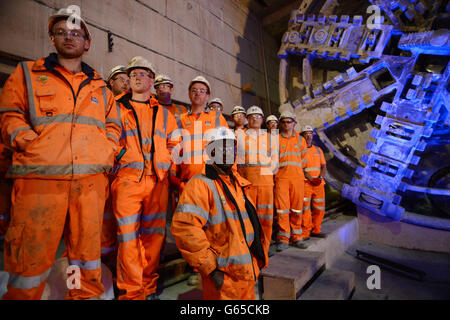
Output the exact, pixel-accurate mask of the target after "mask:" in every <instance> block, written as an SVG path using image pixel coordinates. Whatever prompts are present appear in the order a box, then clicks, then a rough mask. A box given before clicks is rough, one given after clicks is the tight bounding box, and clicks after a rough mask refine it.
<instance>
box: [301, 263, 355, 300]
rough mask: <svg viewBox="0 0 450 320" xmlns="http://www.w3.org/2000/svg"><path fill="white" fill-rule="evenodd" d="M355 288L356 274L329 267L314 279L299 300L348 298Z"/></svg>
mask: <svg viewBox="0 0 450 320" xmlns="http://www.w3.org/2000/svg"><path fill="white" fill-rule="evenodd" d="M354 288H355V274H354V273H353V272H349V271H343V270H337V269H327V270H325V271H324V272H323V273H321V274H320V276H319V277H318V278H317V279H316V280H314V282H313V283H312V284H311V286H310V287H309V288H308V289H306V291H305V292H304V293H303V294H302V295H301V296H300V298H299V299H298V300H347V299H348V298H349V297H350V294H351V293H352V291H353V289H354Z"/></svg>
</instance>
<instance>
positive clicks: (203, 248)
mask: <svg viewBox="0 0 450 320" xmlns="http://www.w3.org/2000/svg"><path fill="white" fill-rule="evenodd" d="M207 140H208V142H209V143H208V145H207V147H206V153H207V154H208V155H209V156H210V160H208V162H207V164H206V166H205V169H204V171H203V172H202V174H198V175H196V176H194V177H193V178H192V179H191V180H190V181H189V182H188V183H187V184H186V187H185V190H184V192H183V194H182V195H181V198H180V202H179V204H178V207H177V209H176V211H175V214H174V217H173V221H172V228H171V231H172V234H173V236H174V238H175V241H176V244H177V247H178V249H179V250H180V252H181V254H182V256H183V258H184V259H186V261H187V262H188V263H189V264H190V265H191V266H192V267H194V268H196V269H198V270H199V272H200V275H201V278H202V287H203V299H213V300H222V299H233V300H238V299H239V300H243V299H255V283H256V279H257V278H258V275H259V270H260V268H263V267H265V266H266V265H267V262H268V257H267V253H266V252H264V249H263V246H264V241H265V240H264V238H263V237H261V229H260V225H259V221H258V218H257V215H256V209H255V204H254V203H253V202H252V200H251V199H250V197H249V196H248V195H247V193H248V186H249V185H250V182H248V181H247V180H245V179H244V178H242V177H241V176H240V175H239V174H237V173H236V172H235V171H234V170H232V169H231V168H232V166H233V164H234V163H235V159H236V138H235V135H234V133H233V131H232V130H231V129H228V128H227V127H220V128H217V129H215V130H210V131H209V132H208V133H207Z"/></svg>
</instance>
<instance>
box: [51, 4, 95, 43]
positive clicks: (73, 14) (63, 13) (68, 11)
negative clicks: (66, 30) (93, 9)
mask: <svg viewBox="0 0 450 320" xmlns="http://www.w3.org/2000/svg"><path fill="white" fill-rule="evenodd" d="M75 8H76V9H77V10H76V9H75ZM77 11H79V8H78V7H77V6H68V7H67V8H62V9H59V10H58V12H57V13H55V14H53V15H52V16H50V18H48V34H49V35H52V28H53V25H54V24H55V22H56V20H57V19H58V18H71V20H70V23H72V25H76V26H77V27H79V28H80V29H81V28H83V30H84V32H86V36H87V38H88V40H91V34H90V32H89V30H88V28H87V25H86V22H85V21H84V20H83V19H81V17H80V15H79V14H78V13H77ZM72 18H73V19H72ZM68 22H69V21H68Z"/></svg>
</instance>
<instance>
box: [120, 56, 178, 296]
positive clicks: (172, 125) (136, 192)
mask: <svg viewBox="0 0 450 320" xmlns="http://www.w3.org/2000/svg"><path fill="white" fill-rule="evenodd" d="M127 74H128V76H129V77H130V85H131V92H126V93H125V94H123V95H122V96H119V97H118V99H117V101H118V103H119V104H120V114H121V122H122V126H123V132H122V136H121V139H120V145H121V147H122V149H121V151H120V153H119V154H118V156H117V157H116V160H117V166H116V170H117V173H116V176H117V177H116V179H115V180H114V182H113V183H112V186H111V191H112V195H113V211H114V215H115V217H116V219H117V225H118V234H117V237H118V242H119V249H118V253H117V287H118V288H119V290H121V294H120V296H119V299H120V300H124V299H130V300H131V299H133V300H144V299H157V297H156V282H157V280H158V274H157V272H156V271H157V268H158V265H159V257H160V252H161V249H162V246H163V244H164V240H165V227H166V210H167V202H168V189H169V181H168V171H169V169H170V166H171V163H172V160H171V151H172V148H173V147H174V146H175V145H176V144H178V143H179V141H177V140H172V139H171V136H172V134H173V132H174V131H175V130H176V129H177V125H176V121H175V118H174V116H173V115H172V114H171V113H170V112H169V111H168V109H167V108H163V107H161V106H160V105H159V104H158V101H157V100H156V99H155V98H154V97H153V96H152V94H151V92H150V91H151V88H152V86H153V83H154V81H155V71H154V68H153V66H152V65H151V63H150V62H148V61H147V60H146V59H144V58H143V57H140V56H137V57H134V58H133V59H131V61H130V62H129V64H128V66H127Z"/></svg>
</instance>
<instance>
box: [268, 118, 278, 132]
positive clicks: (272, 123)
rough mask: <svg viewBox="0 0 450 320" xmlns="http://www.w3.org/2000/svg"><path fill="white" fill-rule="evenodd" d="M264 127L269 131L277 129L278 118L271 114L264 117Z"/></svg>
mask: <svg viewBox="0 0 450 320" xmlns="http://www.w3.org/2000/svg"><path fill="white" fill-rule="evenodd" d="M266 127H267V130H268V131H269V132H272V130H276V129H278V119H277V117H276V116H274V115H273V114H271V115H270V116H268V117H267V118H266Z"/></svg>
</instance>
